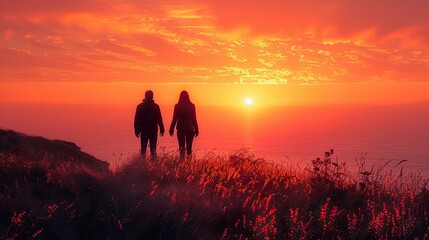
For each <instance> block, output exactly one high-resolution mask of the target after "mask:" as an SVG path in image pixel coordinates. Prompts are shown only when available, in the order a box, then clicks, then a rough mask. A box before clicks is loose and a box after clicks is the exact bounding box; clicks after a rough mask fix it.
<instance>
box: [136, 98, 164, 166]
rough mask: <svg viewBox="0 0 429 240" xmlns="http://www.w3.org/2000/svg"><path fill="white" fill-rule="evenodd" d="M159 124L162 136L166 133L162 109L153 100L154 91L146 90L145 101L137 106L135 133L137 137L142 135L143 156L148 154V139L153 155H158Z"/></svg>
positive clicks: (141, 151)
mask: <svg viewBox="0 0 429 240" xmlns="http://www.w3.org/2000/svg"><path fill="white" fill-rule="evenodd" d="M158 126H159V129H160V135H161V137H162V136H163V135H164V124H163V123H162V116H161V111H160V109H159V106H158V104H156V103H155V102H154V100H153V92H152V91H150V90H149V91H146V93H145V98H144V99H143V102H142V103H140V104H139V105H138V106H137V109H136V115H135V117H134V134H135V135H136V137H140V142H141V150H140V153H141V155H142V156H145V155H146V148H147V143H148V141H149V145H150V154H151V156H152V157H155V156H156V142H157V138H158V136H157V135H158Z"/></svg>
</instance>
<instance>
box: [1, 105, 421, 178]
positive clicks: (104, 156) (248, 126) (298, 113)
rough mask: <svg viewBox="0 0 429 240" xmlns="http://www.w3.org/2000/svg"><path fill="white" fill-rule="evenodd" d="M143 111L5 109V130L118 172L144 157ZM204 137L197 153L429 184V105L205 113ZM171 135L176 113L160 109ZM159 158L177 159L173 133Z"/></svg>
mask: <svg viewBox="0 0 429 240" xmlns="http://www.w3.org/2000/svg"><path fill="white" fill-rule="evenodd" d="M137 104H138V103H136V104H130V105H61V104H56V105H55V104H4V103H2V104H0V128H4V129H12V130H15V131H19V132H22V133H25V134H29V135H39V136H43V137H46V138H49V139H61V140H66V141H70V142H74V143H76V144H77V145H78V146H79V147H81V149H82V151H85V152H87V153H89V154H91V155H93V156H95V157H97V158H99V159H101V160H105V161H108V162H109V163H110V164H111V166H112V167H116V166H120V165H121V164H122V163H123V162H124V161H127V159H128V158H129V157H130V156H132V155H133V154H136V153H138V151H139V139H137V138H136V137H135V136H134V131H133V118H134V111H135V107H136V105H137ZM196 105H197V117H198V122H199V126H200V136H198V137H197V138H196V139H195V140H194V153H195V154H196V155H197V156H198V155H200V156H201V155H202V154H206V153H207V152H214V153H217V154H231V153H234V152H236V151H239V150H241V149H247V150H248V151H249V152H250V153H252V154H254V155H255V156H256V157H261V158H264V159H266V160H268V161H272V162H277V163H281V164H298V165H300V166H305V165H308V164H310V163H311V160H312V159H315V158H317V157H323V155H324V152H326V151H328V150H330V149H334V152H335V153H334V155H333V157H334V159H338V161H339V162H346V164H347V166H350V168H352V169H353V168H356V167H357V164H358V162H359V160H360V159H362V158H364V159H365V161H366V164H367V168H368V169H370V167H371V166H372V165H375V166H379V165H380V166H382V165H384V164H385V163H387V162H388V161H390V162H389V163H388V165H387V166H386V169H389V168H393V167H394V166H395V165H396V164H397V163H399V162H400V161H402V160H407V161H405V162H403V163H402V164H401V165H400V167H401V166H402V167H404V170H405V171H406V172H420V173H421V174H422V175H423V176H425V177H428V176H429V103H428V102H417V103H409V104H401V105H378V106H357V105H353V106H352V105H350V106H346V105H341V106H288V107H287V106H285V107H273V108H261V107H259V108H258V107H256V106H255V107H254V108H253V109H252V107H247V108H246V107H245V106H243V108H228V107H214V106H211V107H209V106H198V104H196ZM161 111H162V114H163V119H164V125H165V128H166V131H167V132H168V128H169V125H170V122H171V115H172V111H173V106H163V105H161ZM167 132H166V134H165V135H164V136H163V137H160V138H158V151H176V152H177V148H178V146H177V140H176V138H175V136H174V137H170V136H169V135H168V133H167Z"/></svg>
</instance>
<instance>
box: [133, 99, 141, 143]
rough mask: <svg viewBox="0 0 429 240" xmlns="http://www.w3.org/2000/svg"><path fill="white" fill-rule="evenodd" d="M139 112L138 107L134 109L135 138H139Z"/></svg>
mask: <svg viewBox="0 0 429 240" xmlns="http://www.w3.org/2000/svg"><path fill="white" fill-rule="evenodd" d="M140 115H141V114H140V111H139V107H138V106H137V108H136V114H135V115H134V135H136V137H139V136H140Z"/></svg>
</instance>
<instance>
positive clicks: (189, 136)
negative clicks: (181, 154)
mask: <svg viewBox="0 0 429 240" xmlns="http://www.w3.org/2000/svg"><path fill="white" fill-rule="evenodd" d="M193 141H194V133H188V134H186V153H187V154H188V155H191V154H192V142H193Z"/></svg>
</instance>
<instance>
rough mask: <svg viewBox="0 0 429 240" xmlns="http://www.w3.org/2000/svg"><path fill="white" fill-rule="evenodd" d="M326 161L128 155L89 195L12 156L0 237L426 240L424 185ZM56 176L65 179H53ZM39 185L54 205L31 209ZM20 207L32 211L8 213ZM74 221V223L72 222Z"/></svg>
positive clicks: (4, 173) (72, 175)
mask: <svg viewBox="0 0 429 240" xmlns="http://www.w3.org/2000/svg"><path fill="white" fill-rule="evenodd" d="M333 154H334V152H333V151H332V150H331V151H328V152H326V153H325V154H324V155H323V156H321V157H320V158H315V159H314V160H313V161H312V162H310V163H309V165H308V166H307V168H305V169H299V168H293V167H290V166H282V165H277V164H273V163H269V162H267V161H265V160H264V159H261V158H257V157H255V156H254V155H252V154H251V153H250V152H248V151H247V150H240V151H237V152H235V153H232V154H229V155H220V154H213V153H206V154H205V155H204V156H202V157H199V158H193V159H185V160H183V161H181V160H180V158H179V155H178V154H176V153H169V152H163V153H161V154H159V155H158V158H157V159H156V161H151V160H150V159H143V158H141V157H140V156H135V157H132V158H131V159H130V160H129V162H128V163H127V164H125V165H123V166H122V167H120V168H118V169H117V170H115V172H114V174H112V175H111V176H107V177H105V178H97V177H93V176H90V177H88V178H87V179H89V180H91V181H97V182H98V183H97V184H95V185H92V183H90V182H89V183H88V182H87V183H86V184H88V186H91V189H92V190H88V189H86V188H85V187H84V186H82V184H80V185H79V184H78V182H79V181H82V180H79V181H78V182H76V179H80V178H81V177H77V176H81V175H80V174H82V171H83V170H82V169H78V168H77V169H75V170H73V168H67V169H61V168H54V169H47V168H46V166H43V165H40V166H39V165H37V166H30V167H28V168H27V167H23V163H22V162H21V163H19V164H18V162H19V161H16V158H15V157H12V158H10V157H9V158H8V159H4V156H3V158H2V159H1V161H0V163H1V166H0V169H1V170H0V174H1V175H0V177H2V179H3V178H5V177H6V178H7V179H9V180H8V181H7V183H3V186H2V188H1V193H2V195H1V199H0V203H1V207H2V209H7V211H2V213H0V214H2V219H6V220H5V221H3V220H2V222H1V229H2V232H3V235H2V236H3V238H10V239H14V238H19V237H22V236H27V237H28V238H32V237H33V236H34V237H35V238H38V237H41V238H46V236H48V237H49V236H61V237H63V236H70V238H82V237H83V238H84V237H89V238H103V239H222V238H223V239H415V238H417V239H425V238H428V234H429V229H428V227H429V216H428V213H429V193H428V191H427V190H426V187H427V180H425V179H423V178H422V177H420V176H419V175H417V174H410V175H405V174H399V175H398V174H394V172H393V171H391V169H387V168H386V167H385V166H384V167H383V166H382V167H381V168H372V167H371V168H369V169H366V167H365V165H364V162H362V164H361V165H360V166H361V167H360V169H359V170H358V171H357V172H355V173H353V172H350V171H349V170H348V169H347V168H346V165H345V164H344V163H341V162H338V161H336V160H335V159H334V158H332V155H333ZM46 161H47V162H49V159H47V160H46ZM15 163H16V164H15ZM39 168H40V169H41V170H40V171H42V172H43V174H42V173H40V174H39V175H40V176H44V178H43V180H34V179H33V180H32V181H31V186H29V185H25V184H24V183H25V181H24V179H27V182H28V178H29V177H30V176H32V178H37V176H39V175H37V174H36V175H37V176H36V175H35V174H34V173H33V172H34V171H35V170H34V169H39ZM23 169H24V170H23ZM25 169H26V170H25ZM20 171H21V172H20ZM32 171H33V172H32ZM15 173H19V174H15ZM48 175H50V176H51V177H50V178H49V179H50V180H48V177H47V176H48ZM56 175H58V176H65V177H62V178H61V177H59V178H58V179H57V178H55V177H53V176H56ZM40 176H39V177H40ZM71 179H74V180H71ZM38 181H39V182H38ZM40 181H42V182H43V183H44V186H45V185H46V186H49V183H53V186H54V189H56V190H55V193H57V192H63V193H64V196H63V195H59V196H57V197H53V196H51V195H49V194H48V193H46V194H47V195H46V197H45V198H44V200H43V199H42V200H40V199H38V198H37V197H34V196H33V195H31V194H30V193H27V191H29V190H28V189H30V190H31V191H33V190H34V188H36V187H35V186H34V184H36V185H37V184H38V183H40ZM73 181H75V182H73ZM15 182H17V185H15ZM76 184H78V186H79V187H78V186H76ZM104 184H106V185H104ZM39 185H40V184H39ZM97 186H98V187H97ZM104 186H106V187H104ZM57 188H58V189H57ZM46 191H47V192H49V191H51V190H46ZM94 194H95V195H96V197H94ZM22 198H25V199H29V201H31V202H32V203H28V204H17V202H19V201H21V200H22ZM36 199H37V201H38V202H39V203H37V202H36V203H35V202H34V201H36ZM88 199H91V201H90V200H88ZM85 204H86V205H85ZM23 206H25V207H23ZM34 206H37V209H38V210H37V211H35V210H34ZM79 216H81V218H80V221H83V222H84V224H78V223H77V222H76V221H74V220H73V219H76V218H79ZM55 224H57V225H59V226H61V228H59V229H60V230H57V235H55V234H54V233H52V232H54V231H55V230H53V229H54V228H56V229H58V226H57V225H55ZM24 229H25V230H24ZM49 234H50V235H49Z"/></svg>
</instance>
